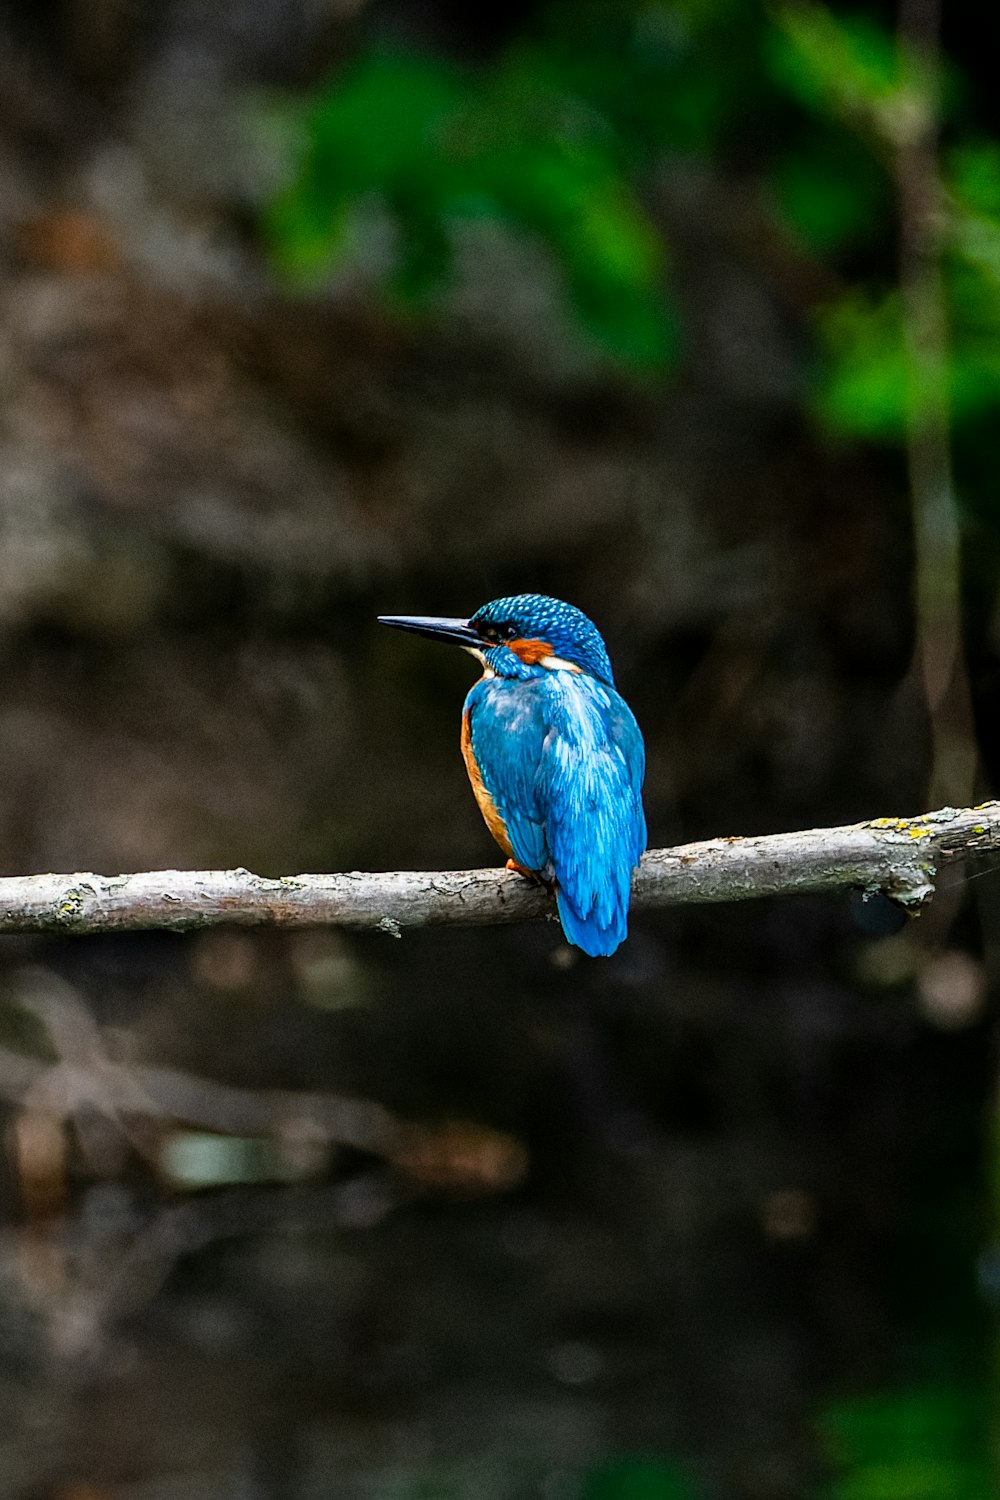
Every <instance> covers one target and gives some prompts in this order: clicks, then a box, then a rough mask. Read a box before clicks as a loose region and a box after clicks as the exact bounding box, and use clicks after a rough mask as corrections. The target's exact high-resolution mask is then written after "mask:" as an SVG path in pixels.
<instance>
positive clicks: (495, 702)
mask: <svg viewBox="0 0 1000 1500" xmlns="http://www.w3.org/2000/svg"><path fill="white" fill-rule="evenodd" d="M541 687H542V684H541V683H540V682H534V681H529V682H516V681H511V680H510V679H508V678H504V677H483V678H480V680H479V682H477V683H476V685H475V687H474V688H473V689H472V691H471V692H470V693H469V696H468V697H467V698H466V700H465V711H466V713H467V714H468V715H469V728H470V733H471V736H472V753H473V755H474V756H475V759H476V764H477V765H478V767H479V773H480V775H481V777H482V779H483V785H484V786H485V788H486V790H487V791H488V792H489V794H490V796H491V797H492V798H493V801H494V804H495V806H496V810H497V812H498V813H499V814H500V818H501V820H502V821H503V823H504V826H505V827H506V830H507V837H508V839H509V840H510V846H511V849H512V850H513V851H514V858H515V859H516V860H517V862H518V864H519V865H523V866H524V867H525V869H526V870H539V871H542V872H545V873H546V874H547V875H548V874H550V873H551V856H550V853H549V847H548V842H547V840H546V836H545V809H544V805H543V803H542V801H541V800H540V797H539V785H538V781H539V775H538V773H539V767H540V765H541V760H542V753H543V750H544V746H545V736H546V734H547V733H548V724H547V722H546V716H545V708H546V704H545V695H544V693H542V692H540V691H539V689H540V688H541Z"/></svg>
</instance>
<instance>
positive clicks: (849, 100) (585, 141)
mask: <svg viewBox="0 0 1000 1500" xmlns="http://www.w3.org/2000/svg"><path fill="white" fill-rule="evenodd" d="M964 97H965V91H964V89H963V86H962V84H961V81H960V80H959V79H958V76H957V74H956V72H955V70H954V69H951V68H950V67H949V66H947V64H945V65H942V66H938V67H937V68H936V69H935V68H934V67H932V65H931V63H930V62H929V61H928V60H926V59H923V58H921V57H920V56H918V55H917V54H915V53H914V52H913V51H912V49H910V48H909V47H907V46H904V45H903V44H902V43H901V42H900V41H899V39H898V38H897V37H896V35H895V34H894V33H893V32H892V31H890V30H889V29H887V27H886V26H885V24H884V23H883V22H882V21H880V20H879V19H878V18H877V16H876V13H875V11H874V8H873V9H872V11H870V12H868V13H858V14H856V15H846V14H843V13H840V12H837V13H834V11H832V10H830V9H828V8H827V7H825V6H822V5H819V4H814V3H811V0H808V3H796V4H779V5H776V6H772V7H770V8H769V7H768V6H767V5H765V4H761V3H758V0H578V3H572V0H553V3H551V4H549V5H548V6H545V7H543V8H542V10H541V11H540V12H539V13H538V14H537V15H536V17H535V18H534V19H533V20H532V22H531V24H530V26H528V27H526V29H525V31H524V33H523V34H522V35H520V36H518V37H516V38H515V39H514V41H513V42H511V43H510V44H509V45H508V46H507V48H506V49H505V50H504V51H502V52H501V53H500V55H499V56H498V57H497V58H496V59H495V60H494V61H493V62H492V63H490V64H489V65H484V66H481V67H478V68H474V67H471V66H461V65H459V64H458V63H456V62H453V61H449V60H446V59H443V58H441V57H432V56H428V55H426V54H423V53H419V52H417V51H415V50H412V49H405V48H397V49H396V50H394V51H387V50H379V49H377V48H372V47H362V48H361V49H360V50H359V51H358V52H357V53H356V54H355V55H354V57H353V59H352V60H351V61H350V63H349V64H348V65H347V66H346V67H345V68H344V69H343V71H342V72H340V73H339V74H338V75H337V76H336V77H335V78H334V79H332V80H331V81H330V82H329V83H328V84H327V85H325V86H324V87H323V88H321V89H320V90H319V91H318V92H317V93H316V94H315V95H314V96H313V97H310V98H307V99H305V100H299V101H297V102H296V104H295V105H294V107H293V113H294V118H295V126H296V132H297V139H298V142H299V144H298V149H297V153H296V157H295V164H294V172H293V175H292V178H291V180H290V182H289V184H288V186H287V188H286V190H285V191H284V192H283V193H282V194H281V195H280V197H279V198H278V199H277V201H276V202H275V203H274V204H273V205H272V208H271V211H270V214H269V217H268V225H267V228H268V233H269V236H270V240H271V243H272V244H273V246H274V249H275V253H276V255H277V257H278V260H279V262H280V264H281V265H282V266H283V267H284V268H285V269H286V270H287V271H288V272H289V273H291V274H294V275H298V276H308V275H314V274H316V273H317V272H322V271H324V270H325V269H327V268H329V266H330V265H331V264H332V263H334V262H335V261H336V258H337V256H338V254H340V253H342V252H343V249H344V247H345V245H346V244H347V243H348V242H349V237H350V229H351V225H352V223H353V222H354V221H355V216H356V215H358V214H359V213H360V212H362V211H364V209H365V208H366V206H370V205H371V204H372V203H378V204H379V205H380V206H381V208H382V209H383V210H384V211H387V212H388V214H389V216H390V219H391V223H392V226H393V230H394V251H393V263H392V267H391V270H390V272H389V274H388V276H387V279H386V280H387V285H386V291H387V293H388V294H389V295H390V296H391V297H392V298H393V299H395V301H396V302H397V304H398V305H400V306H402V307H404V308H407V309H409V310H411V311H417V310H420V309H424V308H427V307H428V306H430V305H432V304H433V301H434V299H435V297H436V296H438V295H439V294H440V293H441V292H442V291H443V290H445V289H446V288H447V287H448V285H449V282H450V278H451V277H452V274H453V266H454V251H455V244H456V234H457V232H458V230H459V226H460V225H461V223H462V221H468V220H471V219H475V218H487V217H488V218H489V219H491V220H492V221H493V222H494V223H495V224H496V225H498V226H500V227H501V228H502V229H503V230H504V231H506V232H508V233H511V234H516V235H521V236H527V237H529V238H531V239H532V240H534V241H535V242H536V243H538V244H541V245H543V246H544V247H546V249H547V251H548V253H549V255H550V256H551V258H552V261H553V263H554V265H555V266H556V267H557V268H558V270H559V272H560V274H561V278H562V281H563V284H564V286H565V289H566V293H567V298H568V302H569V304H570V306H571V308H572V309H573V311H574V313H575V316H576V319H577V321H578V323H579V326H580V327H581V328H582V329H583V330H584V331H585V332H586V333H587V334H588V335H589V336H590V338H591V339H592V340H593V341H594V342H595V343H596V345H597V346H598V347H599V348H601V349H603V350H604V351H606V353H607V354H609V355H610V356H612V357H613V358H616V359H618V360H619V361H622V362H624V363H625V364H627V365H629V366H631V367H633V368H636V369H640V370H653V371H655V370H659V369H664V368H667V367H669V366H670V365H671V364H672V363H673V362H674V361H675V360H676V359H677V358H678V356H679V353H680V348H681V344H682V342H683V340H682V337H681V335H679V333H678V328H679V325H680V324H681V319H680V315H679V313H678V310H677V308H676V305H675V295H674V293H673V291H672V288H671V282H670V278H669V275H668V261H669V257H668V250H667V246H666V244H665V239H664V232H663V226H662V224H661V223H660V222H659V221H658V219H657V216H656V214H655V213H654V212H653V211H652V209H651V207H650V205H652V204H655V202H656V191H655V185H656V179H657V173H658V172H660V171H662V170H663V168H664V166H665V165H669V164H670V163H671V162H673V163H675V164H676V163H677V162H678V161H681V160H686V161H688V162H691V161H694V162H701V163H703V164H708V165H709V166H710V167H711V168H712V169H713V170H714V171H715V172H716V173H717V174H721V175H722V176H723V178H725V177H726V176H738V177H739V178H740V179H741V180H743V181H747V180H749V181H750V182H751V183H756V185H757V187H758V189H759V196H760V201H761V202H762V204H763V205H764V206H765V208H766V209H767V211H768V212H769V213H770V214H771V216H772V218H773V221H774V224H775V227H776V228H777V229H778V230H779V231H780V232H781V233H783V234H784V235H785V236H786V237H787V238H788V240H789V241H790V242H791V243H792V244H794V245H796V246H798V248H799V250H800V252H801V253H803V254H804V255H807V256H810V257H813V258H814V259H816V260H817V261H819V262H821V263H822V265H823V268H824V271H825V272H826V273H828V280H829V281H830V282H831V284H836V282H838V281H839V282H840V283H841V284H842V286H843V290H842V292H841V293H840V294H838V295H833V296H831V297H830V298H828V299H827V300H826V302H825V303H824V305H823V306H821V307H819V308H816V309H813V310H812V315H813V316H814V319H815V335H816V351H817V364H816V379H815V383H814V399H813V403H812V406H813V410H814V412H815V413H816V415H817V416H818V417H819V419H820V420H821V421H822V422H823V423H824V424H825V425H826V426H827V427H828V428H830V429H832V430H833V431H835V432H838V433H841V434H845V435H848V436H857V437H862V438H867V439H872V440H876V441H882V442H889V443H898V442H900V441H901V440H902V438H903V435H904V432H905V430H906V427H907V423H908V421H909V420H911V419H912V418H913V417H914V416H915V417H916V418H917V419H919V417H920V415H921V409H922V404H927V403H931V402H935V403H936V402H937V401H938V399H939V397H940V396H941V395H942V393H943V394H944V396H945V397H946V399H947V402H948V405H949V408H950V411H951V413H952V416H953V418H954V421H955V423H956V424H957V425H958V427H959V428H961V427H962V425H963V424H965V423H967V422H969V423H978V422H981V419H982V418H983V416H984V414H987V415H988V414H990V413H992V412H993V411H995V410H997V409H998V408H1000V354H998V349H1000V337H998V335H1000V144H998V143H997V142H996V141H993V140H988V139H987V140H982V139H976V138H973V137H971V136H969V135H968V134H967V133H964V132H963V130H962V128H961V114H962V107H963V99H964ZM939 113H940V114H941V115H942V116H943V119H942V122H941V123H942V124H943V127H944V130H945V135H946V144H947V149H946V151H945V152H944V154H943V158H942V174H943V180H942V184H941V188H942V216H943V223H942V225H941V237H942V245H943V254H944V257H945V264H944V274H945V286H946V293H947V301H948V309H947V311H948V316H949V320H950V353H949V357H948V360H947V367H946V368H945V369H943V370H941V371H940V372H939V373H938V374H934V372H931V374H930V375H928V371H927V370H926V368H922V367H921V368H915V366H914V360H913V355H912V352H911V345H912V340H908V338H907V326H906V321H905V309H904V305H903V302H902V300H901V296H900V290H899V285H898V276H897V272H896V269H895V263H896V258H897V253H896V239H897V227H896V187H895V172H896V164H897V157H898V152H899V151H900V150H901V149H903V148H905V146H906V144H907V142H912V141H913V140H915V139H917V138H919V137H920V135H921V134H922V133H923V132H924V131H925V130H926V129H927V128H928V126H929V125H932V124H935V123H936V122H937V120H938V116H939ZM935 383H936V384H937V385H938V386H939V387H940V388H939V389H933V388H932V387H933V386H934V384H935Z"/></svg>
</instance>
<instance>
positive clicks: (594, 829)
mask: <svg viewBox="0 0 1000 1500" xmlns="http://www.w3.org/2000/svg"><path fill="white" fill-rule="evenodd" d="M466 713H467V715H468V719H467V726H468V728H467V734H468V740H469V743H470V745H471V750H472V756H473V758H474V761H475V766H476V769H477V771H478V774H479V776H480V777H481V778H482V783H483V786H484V788H485V790H486V792H487V793H488V795H489V797H490V798H491V799H492V802H493V803H494V805H495V808H496V812H497V815H498V817H499V819H500V820H501V821H502V823H503V825H504V827H505V829H506V834H507V839H508V840H509V842H510V846H511V848H512V850H513V854H514V858H515V859H516V860H517V862H518V863H519V864H521V865H524V866H525V867H526V868H528V869H532V870H538V871H540V872H541V873H542V874H543V875H544V876H545V877H546V878H547V879H554V880H555V883H556V899H557V903H558V907H559V916H560V920H561V922H562V926H563V930H564V932H565V934H566V937H567V939H568V940H569V941H570V942H571V943H575V944H576V945H577V946H578V947H580V948H582V949H583V950H584V952H586V953H589V954H592V955H594V956H597V955H605V954H609V953H613V952H614V950H615V949H616V948H617V947H618V945H619V943H621V942H622V941H623V940H624V938H625V936H626V935H627V930H628V907H629V897H630V893H631V883H632V872H633V870H634V868H635V866H636V865H637V863H638V861H639V857H640V855H641V854H642V852H643V850H644V849H645V847H646V821H645V817H644V815H643V810H642V780H643V774H644V770H645V752H644V748H643V742H642V735H641V734H640V732H639V726H638V725H637V724H636V721H635V718H634V717H633V715H632V712H631V710H630V709H629V707H628V705H627V704H626V703H625V701H624V699H622V698H621V697H620V696H619V694H618V693H617V692H616V691H615V689H614V688H612V687H610V686H609V685H607V684H605V683H603V682H600V681H598V680H597V678H595V677H592V676H590V675H589V674H587V673H584V672H571V671H546V672H545V673H544V675H541V676H538V677H532V678H529V679H527V680H525V679H520V680H518V679H510V678H503V677H485V678H483V679H482V680H481V681H480V682H478V683H477V684H476V686H475V687H474V688H473V689H472V691H471V693H470V694H469V696H468V699H467V700H466Z"/></svg>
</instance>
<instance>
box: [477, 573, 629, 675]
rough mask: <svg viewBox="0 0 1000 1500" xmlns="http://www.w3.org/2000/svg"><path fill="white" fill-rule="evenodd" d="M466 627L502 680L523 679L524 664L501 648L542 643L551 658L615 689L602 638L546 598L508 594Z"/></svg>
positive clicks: (583, 619)
mask: <svg viewBox="0 0 1000 1500" xmlns="http://www.w3.org/2000/svg"><path fill="white" fill-rule="evenodd" d="M469 624H470V625H472V626H473V627H474V628H475V629H476V630H477V631H478V632H479V634H480V635H482V636H483V637H484V645H485V650H484V654H485V656H486V659H487V661H488V662H489V664H490V666H491V667H493V668H494V670H496V671H498V672H499V673H500V674H501V675H502V676H521V675H524V674H525V668H524V664H523V662H522V661H521V659H520V658H519V657H516V656H515V654H514V652H513V651H510V650H509V649H507V648H506V647H505V645H504V642H505V641H510V640H516V639H520V640H528V641H545V642H547V643H548V645H549V646H550V647H551V655H552V656H557V657H560V658H561V659H562V660H563V661H568V662H571V663H572V664H573V665H574V666H576V667H579V668H580V669H581V671H584V672H588V673H589V674H590V675H591V676H592V677H596V678H598V679H599V680H600V681H601V682H606V683H607V684H608V685H609V686H610V687H614V681H615V679H614V674H613V673H612V670H611V662H610V660H609V658H608V652H607V647H606V646H605V644H604V641H603V639H602V637H601V633H600V631H599V630H598V629H597V626H596V625H595V624H594V623H593V621H592V620H589V619H588V618H587V616H586V615H585V614H584V613H583V611H582V610H581V609H577V608H576V606H575V605H573V604H565V603H564V602H563V601H562V600H561V599H550V598H549V597H548V596H547V595H546V594H511V595H510V596H509V597H508V598H506V599H494V600H492V601H491V602H490V603H489V604H484V605H483V607H482V608H481V609H477V610H476V613H475V614H474V615H473V616H472V618H471V619H470V620H469ZM487 642H489V643H490V644H485V643H487ZM515 664H516V665H515Z"/></svg>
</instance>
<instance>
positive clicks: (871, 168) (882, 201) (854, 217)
mask: <svg viewBox="0 0 1000 1500" xmlns="http://www.w3.org/2000/svg"><path fill="white" fill-rule="evenodd" d="M770 189H771V196H772V198H773V200H774V202H775V205H776V207H777V211H778V215H779V217H780V218H781V219H783V220H784V222H785V223H786V224H787V225H788V227H789V228H790V229H791V230H792V232H793V233H794V234H795V235H796V237H797V238H798V239H799V240H800V241H801V242H802V243H803V244H804V245H805V247H806V248H807V249H808V250H811V251H813V252H814V253H815V254H818V255H824V254H827V253H829V252H830V251H834V250H839V249H841V248H843V247H844V246H846V245H851V244H856V243H857V242H858V241H861V240H866V239H871V238H873V237H874V236H875V234H876V233H877V232H878V231H879V230H884V228H885V225H886V222H887V220H888V216H889V208H890V200H889V185H888V182H887V180H886V177H885V174H884V173H883V172H881V171H880V170H879V168H878V166H877V164H876V162H875V161H874V159H873V158H872V156H871V155H870V154H869V153H868V152H866V151H864V149H863V148H862V147H861V146H860V144H858V143H857V142H855V141H853V140H851V139H850V138H847V139H845V137H844V136H843V133H841V135H840V136H829V135H824V136H822V137H820V138H819V139H816V138H815V137H813V138H812V139H809V138H807V139H806V140H805V141H803V142H802V143H800V144H796V145H795V146H792V147H791V148H789V149H788V150H787V151H786V152H785V153H784V155H783V156H780V157H779V158H778V160H777V162H776V163H775V165H774V167H773V168H772V169H771V173H770Z"/></svg>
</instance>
